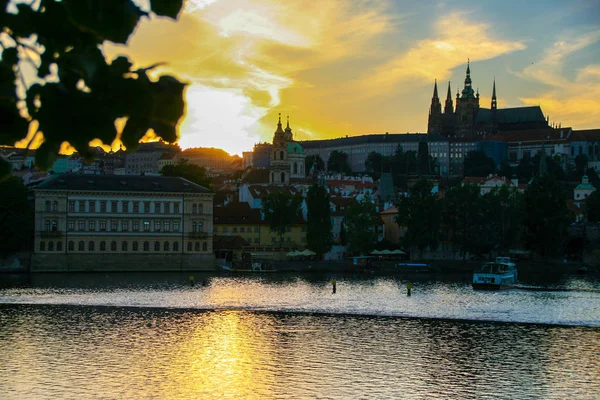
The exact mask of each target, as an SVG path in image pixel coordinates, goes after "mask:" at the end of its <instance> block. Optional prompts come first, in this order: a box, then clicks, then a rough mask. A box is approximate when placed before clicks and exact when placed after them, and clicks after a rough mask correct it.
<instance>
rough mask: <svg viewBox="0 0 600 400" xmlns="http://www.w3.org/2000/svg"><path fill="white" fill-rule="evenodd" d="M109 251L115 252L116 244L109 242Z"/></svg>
mask: <svg viewBox="0 0 600 400" xmlns="http://www.w3.org/2000/svg"><path fill="white" fill-rule="evenodd" d="M110 251H117V242H116V241H114V240H113V241H112V242H110Z"/></svg>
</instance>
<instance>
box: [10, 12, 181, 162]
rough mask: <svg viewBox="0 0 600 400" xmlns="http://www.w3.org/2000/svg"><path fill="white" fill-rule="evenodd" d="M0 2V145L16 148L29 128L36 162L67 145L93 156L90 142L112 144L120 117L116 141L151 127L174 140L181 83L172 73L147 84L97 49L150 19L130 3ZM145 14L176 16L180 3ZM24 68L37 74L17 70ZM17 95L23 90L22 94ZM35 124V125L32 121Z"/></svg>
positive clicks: (143, 75) (121, 40)
mask: <svg viewBox="0 0 600 400" xmlns="http://www.w3.org/2000/svg"><path fill="white" fill-rule="evenodd" d="M8 3H9V2H8V1H7V0H3V1H0V5H1V7H2V8H3V10H2V14H0V20H1V23H2V31H3V34H4V35H5V37H6V40H4V41H3V43H2V45H3V51H2V60H1V61H0V93H2V95H1V96H0V117H1V120H2V124H0V144H3V145H14V143H15V142H16V141H18V140H21V139H23V138H24V137H26V136H27V134H28V131H29V129H30V128H31V129H37V131H36V135H38V134H40V133H41V132H43V136H44V142H43V143H42V144H41V146H40V147H39V149H38V150H37V152H36V164H37V165H38V166H39V167H41V168H43V169H46V168H49V167H50V166H52V165H53V163H54V160H55V159H56V156H57V153H58V151H59V148H60V145H61V143H62V142H64V141H68V142H69V144H70V145H71V146H73V147H74V148H75V149H76V150H77V151H78V152H79V153H80V154H82V155H83V156H85V157H86V158H88V159H89V158H92V157H93V154H92V153H91V151H90V150H89V145H88V143H89V142H90V141H91V140H93V139H100V140H102V141H103V142H104V143H111V142H112V141H113V140H114V139H115V138H116V136H117V129H116V127H115V121H116V120H117V119H119V118H125V119H126V122H125V126H124V128H123V131H122V133H121V140H122V142H123V144H124V145H125V146H126V147H127V150H132V149H134V148H135V147H136V146H137V144H138V142H139V140H140V139H141V138H142V137H143V136H144V135H145V134H146V132H147V131H148V130H150V129H152V130H153V131H154V133H155V134H156V135H157V136H159V137H161V138H163V139H164V140H165V141H166V142H174V141H176V140H177V124H178V122H179V119H180V118H181V116H182V115H183V112H184V106H185V104H184V99H183V90H184V87H185V84H183V83H181V82H179V81H178V80H177V79H175V78H174V77H172V76H161V77H160V78H159V79H158V80H157V81H155V82H153V81H151V80H150V78H149V76H148V71H150V70H152V69H153V68H155V67H156V66H157V65H153V66H149V67H147V68H137V69H134V68H133V64H132V62H130V60H129V59H128V58H127V57H118V58H116V59H115V60H112V62H110V64H109V63H108V62H107V60H106V59H105V58H104V55H103V53H102V49H101V45H102V44H103V43H104V42H106V41H109V42H112V43H116V44H126V43H127V41H128V39H129V37H130V35H131V33H132V32H133V31H134V30H135V28H136V26H137V24H138V22H139V20H140V18H142V17H146V16H148V15H149V13H148V12H146V11H143V10H142V9H140V8H139V7H138V6H137V5H136V4H135V3H134V2H133V1H132V0H112V1H102V0H89V1H81V0H63V1H60V2H59V1H55V0H40V1H31V2H27V3H25V2H20V3H19V4H16V5H14V4H12V5H11V6H10V7H8V10H9V11H10V12H9V11H7V4H8ZM149 3H150V11H151V12H153V13H154V14H156V15H159V16H166V17H170V18H173V19H176V18H177V16H178V14H179V12H180V10H181V8H182V6H183V0H151V1H150V2H149ZM25 64H28V66H29V68H32V69H33V70H34V71H35V72H36V73H37V76H36V78H35V79H31V78H29V77H27V76H26V75H25V74H24V73H23V69H22V66H23V65H25ZM21 93H24V97H23V95H22V94H21ZM34 122H35V123H34Z"/></svg>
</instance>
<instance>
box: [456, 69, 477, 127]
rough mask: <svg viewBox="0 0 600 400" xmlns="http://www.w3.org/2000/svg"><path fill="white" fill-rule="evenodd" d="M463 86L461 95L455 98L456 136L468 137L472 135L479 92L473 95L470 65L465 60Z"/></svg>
mask: <svg viewBox="0 0 600 400" xmlns="http://www.w3.org/2000/svg"><path fill="white" fill-rule="evenodd" d="M466 75H467V76H466V78H465V87H464V88H463V90H462V93H461V96H460V97H458V95H457V98H456V134H457V137H470V136H472V135H473V128H474V122H475V114H477V111H478V110H479V93H477V95H475V91H474V90H473V85H472V81H471V66H470V62H467V73H466Z"/></svg>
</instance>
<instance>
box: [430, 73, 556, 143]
mask: <svg viewBox="0 0 600 400" xmlns="http://www.w3.org/2000/svg"><path fill="white" fill-rule="evenodd" d="M548 127H549V125H548V119H547V118H546V117H544V113H543V112H542V109H541V108H540V107H539V106H533V107H515V108H504V109H498V100H497V97H496V81H495V80H494V83H493V87H492V100H491V103H490V108H483V107H481V106H480V104H479V89H477V92H475V91H474V90H473V82H472V79H471V66H470V65H469V63H467V70H466V77H465V82H464V86H463V90H462V91H461V92H458V91H457V92H456V104H453V101H452V91H451V87H450V82H448V93H447V95H446V101H445V104H444V110H443V112H442V104H441V101H440V98H439V96H438V87H437V81H436V82H435V83H434V86H433V96H432V98H431V105H430V106H429V113H428V121H427V132H428V133H439V134H441V135H443V136H444V137H447V138H467V139H473V138H481V137H483V136H485V135H489V134H497V133H498V132H503V131H510V130H513V131H514V130H524V129H544V128H548Z"/></svg>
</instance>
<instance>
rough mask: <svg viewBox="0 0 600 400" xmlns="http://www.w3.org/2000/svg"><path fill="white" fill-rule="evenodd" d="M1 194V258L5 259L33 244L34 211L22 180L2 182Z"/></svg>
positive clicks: (9, 179)
mask: <svg viewBox="0 0 600 400" xmlns="http://www.w3.org/2000/svg"><path fill="white" fill-rule="evenodd" d="M0 193H2V196H0V257H2V258H5V257H7V256H9V255H11V254H14V253H16V252H17V251H19V250H22V249H23V247H24V245H25V244H28V243H32V242H33V209H32V207H31V206H30V204H29V202H28V201H27V188H26V187H25V185H24V184H23V181H22V180H21V179H20V178H17V177H14V176H13V177H10V178H8V179H5V180H4V181H3V182H1V183H0Z"/></svg>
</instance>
